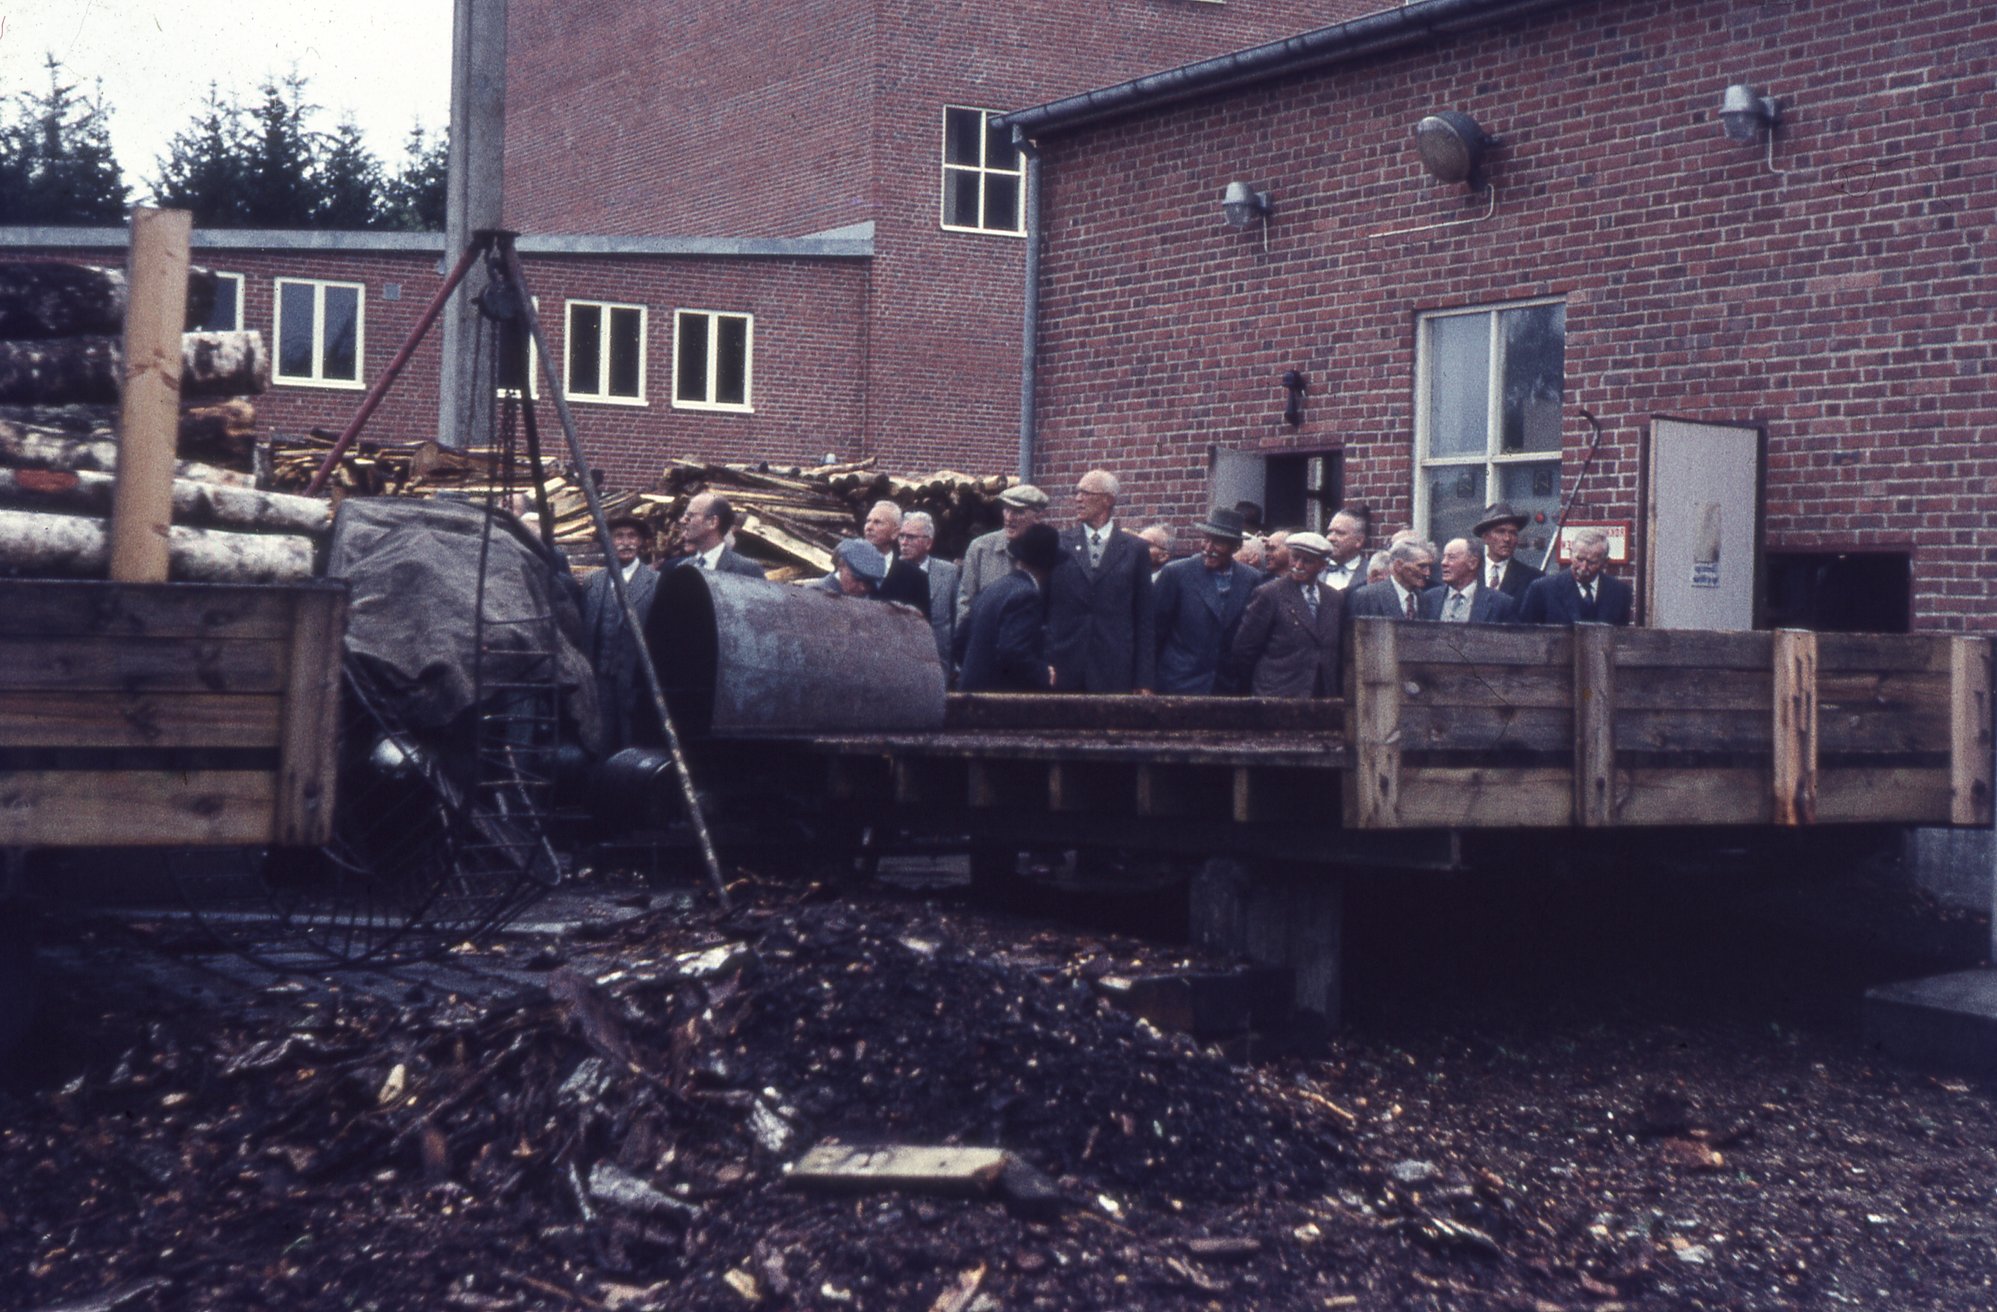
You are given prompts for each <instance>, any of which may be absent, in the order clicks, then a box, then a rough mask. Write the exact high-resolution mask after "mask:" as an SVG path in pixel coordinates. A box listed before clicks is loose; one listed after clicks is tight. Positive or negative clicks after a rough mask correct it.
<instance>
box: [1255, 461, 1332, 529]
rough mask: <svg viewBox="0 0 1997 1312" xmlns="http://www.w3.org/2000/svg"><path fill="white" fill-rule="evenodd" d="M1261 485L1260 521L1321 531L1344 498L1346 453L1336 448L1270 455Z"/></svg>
mask: <svg viewBox="0 0 1997 1312" xmlns="http://www.w3.org/2000/svg"><path fill="white" fill-rule="evenodd" d="M1262 486H1263V492H1262V497H1263V504H1262V522H1263V524H1265V525H1267V526H1268V527H1269V528H1272V529H1277V528H1302V529H1308V530H1310V531H1311V532H1313V533H1322V532H1324V526H1325V525H1326V524H1328V523H1330V522H1331V516H1332V513H1333V512H1334V511H1336V510H1337V509H1338V507H1339V504H1340V503H1341V502H1342V501H1343V500H1344V499H1345V456H1344V454H1343V453H1341V452H1338V451H1321V452H1314V453H1309V454H1304V455H1272V456H1270V457H1268V459H1267V461H1266V463H1265V466H1264V474H1263V485H1262Z"/></svg>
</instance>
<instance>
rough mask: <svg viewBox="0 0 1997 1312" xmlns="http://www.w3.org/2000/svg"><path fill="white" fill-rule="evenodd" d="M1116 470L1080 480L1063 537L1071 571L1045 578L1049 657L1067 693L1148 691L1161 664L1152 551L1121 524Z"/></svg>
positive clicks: (1100, 471) (1094, 472)
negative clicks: (1072, 515) (1071, 519)
mask: <svg viewBox="0 0 1997 1312" xmlns="http://www.w3.org/2000/svg"><path fill="white" fill-rule="evenodd" d="M1119 490H1120V489H1119V487H1118V485H1117V481H1116V475H1114V474H1112V473H1110V472H1109V471H1108V470H1106V469H1091V470H1090V471H1089V472H1088V473H1086V474H1083V475H1082V477H1081V480H1080V481H1079V482H1077V483H1076V484H1075V518H1076V521H1077V522H1076V523H1075V524H1074V525H1073V526H1072V527H1070V528H1068V529H1066V530H1064V531H1063V532H1062V534H1061V546H1062V548H1063V549H1064V550H1065V552H1066V553H1067V557H1068V564H1070V565H1072V566H1074V568H1073V569H1062V570H1056V571H1055V572H1054V573H1053V574H1052V575H1051V576H1050V577H1049V579H1048V593H1047V643H1048V656H1049V658H1050V660H1051V661H1052V663H1053V665H1054V669H1055V672H1056V683H1055V686H1056V687H1057V688H1058V689H1059V690H1060V691H1062V692H1089V693H1116V692H1150V691H1151V688H1152V684H1153V682H1154V676H1155V671H1156V666H1157V661H1158V649H1157V642H1156V638H1155V634H1154V630H1153V620H1152V610H1151V550H1150V547H1149V546H1148V545H1146V543H1145V541H1144V539H1143V538H1140V537H1138V536H1137V535H1136V534H1135V533H1132V532H1130V531H1128V530H1126V529H1120V528H1118V527H1117V526H1116V498H1117V493H1118V492H1119Z"/></svg>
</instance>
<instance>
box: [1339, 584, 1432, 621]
mask: <svg viewBox="0 0 1997 1312" xmlns="http://www.w3.org/2000/svg"><path fill="white" fill-rule="evenodd" d="M1416 596H1417V602H1416V611H1415V613H1416V614H1417V615H1419V614H1420V613H1421V611H1420V602H1419V597H1420V594H1416ZM1345 613H1346V614H1347V615H1349V616H1354V617H1359V616H1375V615H1377V616H1379V617H1380V618H1382V619H1389V620H1404V619H1406V618H1407V617H1408V613H1407V611H1406V610H1404V609H1403V608H1402V606H1401V594H1400V593H1399V592H1397V591H1395V589H1394V581H1393V580H1392V579H1381V580H1380V581H1379V582H1378V583H1368V584H1367V585H1365V586H1364V587H1360V588H1347V589H1346V590H1345Z"/></svg>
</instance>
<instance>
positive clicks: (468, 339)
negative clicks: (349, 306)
mask: <svg viewBox="0 0 1997 1312" xmlns="http://www.w3.org/2000/svg"><path fill="white" fill-rule="evenodd" d="M506 3H507V0H453V6H454V15H453V19H452V25H451V154H450V165H451V179H450V192H449V196H450V202H449V207H448V209H447V211H446V218H445V221H444V246H445V251H444V268H445V269H448V268H450V267H451V266H452V265H453V264H455V263H456V262H457V259H458V256H459V255H460V254H462V253H463V251H464V249H465V247H466V246H467V245H469V244H470V243H471V239H472V234H473V233H475V232H477V231H478V230H480V229H481V228H497V227H499V226H500V210H501V199H502V197H503V195H504V185H503V184H504V174H505V147H506ZM486 281H487V279H486V273H485V267H484V265H482V264H481V265H480V266H479V267H477V268H475V269H473V270H472V271H471V273H470V274H469V275H468V276H467V277H466V278H465V280H464V283H463V284H462V285H461V286H460V287H459V288H458V293H457V295H456V296H454V297H452V298H451V304H450V306H449V308H447V309H446V310H445V311H444V358H443V361H442V367H441V369H440V374H441V377H440V378H439V380H438V381H439V386H438V390H437V395H438V413H437V440H438V441H439V442H440V443H442V444H443V445H444V446H447V447H463V446H471V445H475V444H478V443H480V442H482V441H483V440H484V438H485V435H486V434H488V433H489V432H490V431H491V428H492V402H493V397H492V389H491V388H489V387H475V386H474V385H473V381H474V380H473V378H472V376H471V375H472V352H473V348H474V343H476V342H477V340H478V310H477V309H476V308H475V307H474V305H473V303H472V302H473V299H474V298H475V297H477V295H478V294H479V293H480V292H481V291H483V290H485V284H486ZM483 364H484V366H485V369H487V370H489V369H490V367H491V361H490V360H489V359H488V360H485V361H483ZM482 372H483V371H482Z"/></svg>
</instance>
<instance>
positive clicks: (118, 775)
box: [0, 770, 275, 847]
mask: <svg viewBox="0 0 1997 1312" xmlns="http://www.w3.org/2000/svg"><path fill="white" fill-rule="evenodd" d="M274 788H275V783H274V780H273V777H272V775H271V774H270V772H269V771H264V770H194V771H187V772H184V773H168V772H163V771H135V770H126V771H119V770H20V771H14V772H11V773H6V774H0V846H5V847H44V846H46V847H75V846H87V847H182V846H191V845H204V846H250V845H258V844H264V843H269V842H270V841H271V828H270V817H271V803H272V800H273V797H274Z"/></svg>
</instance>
